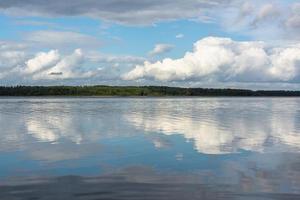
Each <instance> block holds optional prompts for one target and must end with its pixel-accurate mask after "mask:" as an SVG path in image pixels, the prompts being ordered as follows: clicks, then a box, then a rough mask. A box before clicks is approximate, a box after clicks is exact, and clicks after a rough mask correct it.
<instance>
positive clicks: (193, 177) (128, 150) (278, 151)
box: [0, 98, 300, 200]
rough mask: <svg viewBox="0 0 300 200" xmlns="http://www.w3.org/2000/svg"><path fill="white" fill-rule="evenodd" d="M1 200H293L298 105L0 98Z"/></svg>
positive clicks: (298, 178) (298, 168)
mask: <svg viewBox="0 0 300 200" xmlns="http://www.w3.org/2000/svg"><path fill="white" fill-rule="evenodd" d="M0 128H1V130H0V199H43V200H44V199H184V198H186V199H238V200H248V199H266V200H269V199H275V200H277V199H300V99H298V98H1V99H0Z"/></svg>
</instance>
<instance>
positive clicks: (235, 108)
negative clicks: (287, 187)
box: [124, 98, 300, 154]
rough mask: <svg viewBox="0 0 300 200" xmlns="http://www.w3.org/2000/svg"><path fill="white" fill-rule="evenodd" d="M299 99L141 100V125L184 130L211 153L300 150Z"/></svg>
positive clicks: (136, 117) (136, 118)
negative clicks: (147, 101)
mask: <svg viewBox="0 0 300 200" xmlns="http://www.w3.org/2000/svg"><path fill="white" fill-rule="evenodd" d="M299 106H300V100H299V99H267V98H264V99H263V98H262V99H249V98H248V99H242V98H241V99H229V98H228V99H222V98H215V99H209V98H208V99H188V100H183V101H182V100H178V99H173V100H164V101H153V102H152V104H151V105H150V106H148V105H142V104H136V105H135V110H134V112H130V113H127V114H126V115H125V116H124V117H125V118H126V120H127V121H128V122H129V123H131V124H132V125H134V126H135V127H136V128H137V129H139V130H143V131H146V132H160V133H163V134H165V135H175V134H180V135H183V136H184V137H185V138H186V139H187V140H188V141H193V143H194V146H195V149H196V150H197V151H199V152H200V153H205V154H227V153H234V152H238V151H239V150H246V151H254V152H292V151H300V129H299V125H298V124H299V122H300V111H299V110H298V109H297V108H299Z"/></svg>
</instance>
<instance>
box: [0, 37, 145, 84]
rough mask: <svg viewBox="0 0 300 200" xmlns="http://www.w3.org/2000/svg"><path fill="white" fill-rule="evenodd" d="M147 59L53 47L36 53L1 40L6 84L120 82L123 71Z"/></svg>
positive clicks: (0, 55)
mask: <svg viewBox="0 0 300 200" xmlns="http://www.w3.org/2000/svg"><path fill="white" fill-rule="evenodd" d="M70 52H71V53H70ZM144 61H145V59H144V58H142V57H135V56H129V55H118V56H116V55H108V54H103V53H101V52H99V51H91V50H90V51H88V50H83V49H75V50H72V51H68V52H65V51H59V50H57V49H52V50H48V51H41V52H37V53H35V54H32V53H31V52H30V51H29V50H28V49H25V48H24V46H23V45H21V44H15V43H13V44H10V43H9V42H4V41H2V42H0V69H1V70H0V80H1V82H2V84H5V85H15V84H30V85H31V84H51V85H52V84H54V85H55V84H62V83H64V84H87V83H89V84H104V82H106V81H115V82H116V81H118V80H120V74H122V73H125V72H127V71H128V70H130V69H132V67H133V66H135V65H137V64H142V63H143V62H144ZM58 81H59V82H58Z"/></svg>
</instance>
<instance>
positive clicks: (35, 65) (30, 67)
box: [24, 50, 60, 74]
mask: <svg viewBox="0 0 300 200" xmlns="http://www.w3.org/2000/svg"><path fill="white" fill-rule="evenodd" d="M59 59H60V55H59V53H58V50H51V51H49V52H47V53H45V52H41V53H38V54H37V55H36V56H35V57H34V58H32V59H30V60H28V61H27V62H26V67H25V69H24V72H25V73H27V74H32V73H35V72H38V71H39V70H45V68H48V67H52V66H53V65H55V64H56V63H57V62H58V61H59Z"/></svg>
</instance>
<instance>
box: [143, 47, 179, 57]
mask: <svg viewBox="0 0 300 200" xmlns="http://www.w3.org/2000/svg"><path fill="white" fill-rule="evenodd" d="M172 49H174V45H171V44H156V45H155V47H154V49H153V50H152V51H150V52H149V55H150V56H158V55H161V54H164V53H168V52H170V51H171V50H172Z"/></svg>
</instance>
